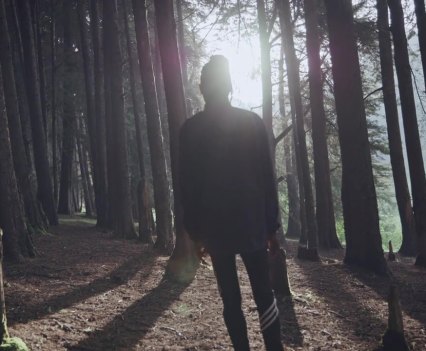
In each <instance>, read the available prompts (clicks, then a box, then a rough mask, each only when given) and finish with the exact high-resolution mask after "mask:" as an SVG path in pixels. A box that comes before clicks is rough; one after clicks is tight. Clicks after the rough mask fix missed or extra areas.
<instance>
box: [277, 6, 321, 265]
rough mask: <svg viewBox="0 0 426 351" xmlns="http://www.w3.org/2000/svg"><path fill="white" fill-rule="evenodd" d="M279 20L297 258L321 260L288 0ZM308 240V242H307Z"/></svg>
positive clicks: (281, 9)
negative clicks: (288, 102) (291, 139)
mask: <svg viewBox="0 0 426 351" xmlns="http://www.w3.org/2000/svg"><path fill="white" fill-rule="evenodd" d="M276 6H277V9H278V15H279V18H280V25H281V35H282V36H283V37H282V40H283V45H284V52H285V61H286V66H287V74H288V86H289V91H290V96H291V99H292V109H293V111H294V112H292V116H293V121H292V123H293V126H294V128H293V131H294V135H295V152H296V162H297V173H298V177H299V194H300V199H301V202H300V218H301V223H302V235H301V240H300V244H299V250H298V257H299V258H306V259H310V260H318V259H319V256H318V250H317V247H318V238H317V226H316V220H315V209H314V198H313V194H312V183H311V176H310V171H309V160H308V150H307V146H306V135H305V127H304V114H303V105H302V95H301V91H300V76H299V64H298V62H297V57H296V52H295V48H294V41H293V28H292V23H291V12H290V2H289V0H276ZM305 239H306V243H305V242H304V241H305Z"/></svg>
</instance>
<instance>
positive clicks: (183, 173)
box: [179, 122, 200, 242]
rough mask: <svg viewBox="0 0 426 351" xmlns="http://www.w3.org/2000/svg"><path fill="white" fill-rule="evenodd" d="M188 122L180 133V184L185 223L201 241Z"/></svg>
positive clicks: (186, 228) (189, 231) (191, 233)
mask: <svg viewBox="0 0 426 351" xmlns="http://www.w3.org/2000/svg"><path fill="white" fill-rule="evenodd" d="M190 137H191V136H190V133H189V128H188V122H185V123H184V125H183V126H182V128H181V130H180V135H179V185H180V190H181V204H182V207H183V225H184V227H185V230H186V231H187V232H188V234H189V237H190V238H191V239H192V240H193V241H195V242H198V241H199V239H200V238H199V233H198V232H197V226H196V204H195V194H194V190H195V188H196V187H195V184H194V182H193V178H194V174H193V170H192V168H193V164H194V162H195V160H194V155H193V154H194V152H193V150H192V146H191V141H190Z"/></svg>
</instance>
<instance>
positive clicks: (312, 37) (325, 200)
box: [304, 0, 341, 249]
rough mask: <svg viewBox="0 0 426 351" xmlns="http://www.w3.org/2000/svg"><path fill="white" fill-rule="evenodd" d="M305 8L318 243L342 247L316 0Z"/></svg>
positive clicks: (312, 0)
mask: <svg viewBox="0 0 426 351" xmlns="http://www.w3.org/2000/svg"><path fill="white" fill-rule="evenodd" d="M304 9H305V24H306V47H307V51H308V65H309V96H310V104H311V115H312V141H313V153H314V171H315V191H316V220H317V225H318V238H319V244H320V245H321V246H322V247H324V248H327V249H329V248H341V245H340V242H339V239H338V237H337V233H336V221H335V218H334V206H333V197H332V192H331V180H330V162H329V159H328V147H327V135H326V117H325V109H324V93H323V79H322V69H321V57H320V37H319V26H318V7H317V1H316V0H304Z"/></svg>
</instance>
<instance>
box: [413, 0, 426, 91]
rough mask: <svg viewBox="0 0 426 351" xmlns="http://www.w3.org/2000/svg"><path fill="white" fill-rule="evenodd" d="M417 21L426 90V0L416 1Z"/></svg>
mask: <svg viewBox="0 0 426 351" xmlns="http://www.w3.org/2000/svg"><path fill="white" fill-rule="evenodd" d="M414 6H415V11H416V19H417V29H418V33H417V36H418V38H419V46H420V55H421V58H422V66H423V78H424V83H425V89H426V10H425V0H414Z"/></svg>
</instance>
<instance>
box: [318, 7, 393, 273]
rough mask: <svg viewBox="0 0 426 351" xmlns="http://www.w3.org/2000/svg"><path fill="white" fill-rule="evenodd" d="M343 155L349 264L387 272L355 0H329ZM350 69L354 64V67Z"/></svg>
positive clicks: (344, 213) (338, 118)
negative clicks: (369, 133)
mask: <svg viewBox="0 0 426 351" xmlns="http://www.w3.org/2000/svg"><path fill="white" fill-rule="evenodd" d="M325 6H326V10H327V22H328V31H329V39H330V53H331V62H332V72H333V81H334V96H335V103H336V112H337V123H338V127H339V141H340V149H341V158H342V204H343V219H344V226H345V237H346V255H345V263H347V264H356V265H360V266H364V267H366V268H367V269H370V270H373V271H375V272H377V273H383V274H384V273H385V272H386V261H385V259H384V256H383V249H382V240H381V236H380V228H379V214H378V208H377V198H376V189H375V186H374V179H373V170H372V162H371V154H370V144H369V140H368V131H367V119H366V114H365V107H364V100H363V93H362V82H361V72H360V66H359V58H358V49H357V42H356V36H355V31H354V22H353V9H352V2H351V1H350V0H340V1H338V2H336V1H333V0H326V1H325ZM347 67H351V69H350V70H348V69H347Z"/></svg>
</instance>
